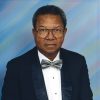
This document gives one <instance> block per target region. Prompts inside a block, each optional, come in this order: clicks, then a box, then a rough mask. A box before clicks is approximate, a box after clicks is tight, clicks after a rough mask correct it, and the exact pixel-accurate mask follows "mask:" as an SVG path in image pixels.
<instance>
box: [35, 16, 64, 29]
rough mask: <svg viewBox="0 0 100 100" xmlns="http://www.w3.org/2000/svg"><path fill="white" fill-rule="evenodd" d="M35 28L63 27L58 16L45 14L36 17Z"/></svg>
mask: <svg viewBox="0 0 100 100" xmlns="http://www.w3.org/2000/svg"><path fill="white" fill-rule="evenodd" d="M36 26H46V27H53V26H63V23H62V20H61V17H60V15H52V14H45V15H39V16H38V17H37V23H36Z"/></svg>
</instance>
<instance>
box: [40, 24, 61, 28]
mask: <svg viewBox="0 0 100 100" xmlns="http://www.w3.org/2000/svg"><path fill="white" fill-rule="evenodd" d="M38 27H40V28H47V27H46V26H42V25H40V26H38ZM54 28H63V26H56V27H54Z"/></svg>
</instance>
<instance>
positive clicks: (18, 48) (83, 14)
mask: <svg viewBox="0 0 100 100" xmlns="http://www.w3.org/2000/svg"><path fill="white" fill-rule="evenodd" d="M47 4H55V5H57V6H59V7H61V8H62V9H63V10H64V11H65V13H66V16H67V20H68V22H67V23H68V24H67V28H68V32H67V34H66V37H65V41H64V44H63V47H64V48H66V49H68V50H72V51H75V52H78V53H80V54H82V55H84V56H85V58H86V61H87V65H88V70H89V77H90V83H91V88H92V91H93V95H94V97H93V98H94V99H93V100H100V23H99V22H100V13H99V12H100V9H99V7H100V5H99V4H100V0H0V97H1V89H2V85H3V80H4V76H5V72H6V64H7V62H8V61H9V60H11V59H13V58H15V57H17V56H20V55H22V54H23V53H25V52H27V51H28V50H30V49H32V48H33V47H34V46H35V43H34V40H33V35H32V16H33V13H34V12H35V11H36V10H37V8H38V7H40V6H43V5H47ZM75 67H77V66H75Z"/></svg>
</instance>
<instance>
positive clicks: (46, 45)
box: [32, 5, 67, 55]
mask: <svg viewBox="0 0 100 100" xmlns="http://www.w3.org/2000/svg"><path fill="white" fill-rule="evenodd" d="M32 22H33V34H34V38H35V42H36V45H37V47H38V49H39V51H40V52H42V53H43V54H44V55H48V54H57V52H58V50H59V49H60V47H61V45H62V43H63V40H64V36H65V33H66V31H67V29H66V16H65V13H64V12H63V10H62V9H60V8H59V7H57V6H54V5H47V6H43V7H40V8H39V9H38V10H37V11H36V12H35V14H34V16H33V19H32Z"/></svg>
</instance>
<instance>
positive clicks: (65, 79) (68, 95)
mask: <svg viewBox="0 0 100 100" xmlns="http://www.w3.org/2000/svg"><path fill="white" fill-rule="evenodd" d="M65 55H66V54H65V53H64V52H63V50H62V49H61V50H60V59H62V60H63V65H62V69H61V89H62V100H71V99H72V82H71V78H70V73H69V72H70V68H69V63H68V56H67V55H66V56H67V57H66V56H65Z"/></svg>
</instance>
